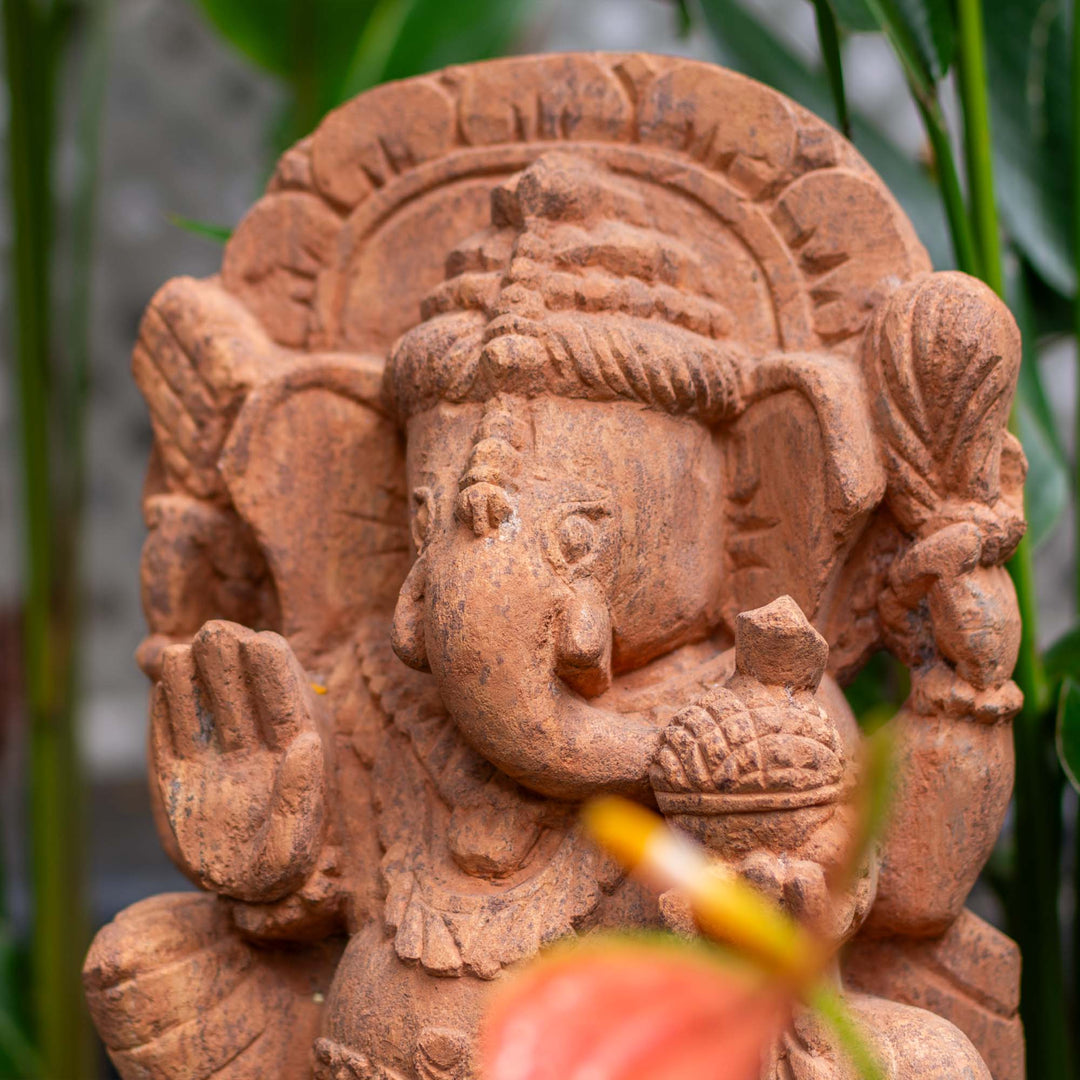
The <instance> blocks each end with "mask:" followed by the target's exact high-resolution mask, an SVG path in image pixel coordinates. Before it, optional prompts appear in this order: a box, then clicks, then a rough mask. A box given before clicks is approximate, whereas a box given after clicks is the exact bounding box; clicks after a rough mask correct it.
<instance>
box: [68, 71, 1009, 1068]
mask: <svg viewBox="0 0 1080 1080" xmlns="http://www.w3.org/2000/svg"><path fill="white" fill-rule="evenodd" d="M1019 357H1020V343H1019V338H1018V335H1017V331H1016V326H1015V324H1014V323H1013V320H1012V319H1011V317H1010V316H1009V313H1008V312H1007V310H1006V309H1005V308H1004V306H1003V305H1002V304H1001V303H1000V302H999V301H998V300H997V298H996V297H995V296H994V295H993V294H992V293H991V292H990V291H989V290H988V289H986V288H985V287H984V286H983V285H981V284H979V283H978V282H976V281H974V280H972V279H971V278H968V277H965V276H964V275H962V274H956V273H945V274H934V273H931V272H930V266H929V263H928V260H927V256H926V254H925V252H924V250H923V249H922V247H921V246H920V245H919V243H918V241H917V239H916V237H915V234H914V232H913V230H912V228H911V225H910V224H909V222H908V221H907V220H906V218H905V217H904V215H903V213H902V212H901V211H900V209H899V207H898V206H897V204H896V202H895V200H894V199H893V198H892V196H891V195H890V193H889V192H888V190H887V189H886V188H885V186H884V185H883V184H882V182H881V180H880V179H879V178H878V177H877V176H876V175H875V174H874V173H873V172H872V171H871V170H870V169H869V168H868V167H867V165H866V164H865V162H864V161H863V160H862V159H861V158H860V157H859V155H858V154H857V153H856V152H855V150H854V149H853V148H852V147H851V146H850V145H849V144H848V143H847V142H845V140H844V139H842V138H841V137H840V136H839V135H838V134H837V133H836V132H834V131H833V130H832V129H830V128H829V127H828V126H827V125H825V124H824V123H822V122H821V121H820V120H818V119H817V118H816V117H814V116H812V115H811V114H809V113H808V112H806V111H805V110H803V109H802V108H800V107H799V106H797V105H795V104H793V103H792V102H790V101H788V100H787V99H786V98H784V97H783V96H781V95H780V94H777V93H776V92H774V91H772V90H770V89H768V88H766V87H764V86H761V85H759V84H757V83H755V82H752V81H750V80H748V79H745V78H742V77H740V76H738V75H735V74H732V73H731V72H728V71H724V70H722V69H720V68H717V67H713V66H710V65H707V64H701V63H694V62H689V61H684V60H678V59H674V58H665V57H653V56H641V55H635V56H630V55H591V54H581V55H567V56H543V57H520V58H514V59H509V60H501V61H496V62H493V63H487V64H479V65H474V66H468V67H459V68H451V69H447V70H445V71H442V72H439V73H437V74H434V75H428V76H424V77H422V78H417V79H412V80H408V81H405V82H399V83H393V84H389V85H386V86H381V87H379V88H377V89H375V90H372V91H370V92H368V93H366V94H364V95H362V96H361V97H359V98H357V99H356V100H355V101H353V102H350V103H349V104H347V105H345V106H343V107H342V108H340V109H338V110H337V111H336V112H334V113H332V114H331V115H330V116H329V117H328V118H327V119H326V120H325V121H324V122H323V124H322V125H321V126H320V127H319V129H318V130H317V131H316V132H315V133H314V134H313V135H311V136H310V137H309V138H307V139H305V140H303V141H302V142H301V143H299V144H297V146H295V147H294V148H293V149H292V150H290V151H289V152H288V153H286V154H285V156H284V157H283V158H282V160H281V162H280V164H279V166H278V169H277V172H276V173H275V175H274V178H273V179H272V181H271V183H270V186H269V190H268V192H267V194H266V195H265V196H264V197H263V198H262V199H261V200H260V201H259V202H258V203H257V204H256V205H255V206H254V208H253V209H252V210H251V212H250V213H249V214H248V216H247V217H246V218H245V219H244V221H243V222H242V223H241V225H240V226H239V228H238V229H237V231H236V233H235V235H234V236H233V238H232V240H231V241H230V242H229V244H228V246H227V248H226V251H225V257H224V260H223V264H222V269H221V273H220V275H219V276H217V277H214V278H212V279H209V280H206V281H194V280H191V279H185V278H179V279H176V280H174V281H171V282H169V283H168V284H167V285H165V286H164V287H163V288H162V289H161V291H160V292H159V293H158V294H157V295H156V296H155V297H154V299H153V300H152V302H151V304H150V307H149V309H148V311H147V313H146V316H145V319H144V321H143V324H142V328H141V330H140V334H139V340H138V344H137V345H136V348H135V356H134V368H135V377H136V379H137V381H138V383H139V385H140V387H141V388H142V390H143V392H144V394H145V396H146V399H147V403H148V405H149V408H150V413H151V416H152V419H153V425H154V434H155V449H154V453H153V458H152V460H151V463H150V472H149V477H148V480H147V486H146V493H145V511H146V520H147V525H148V528H149V530H150V532H149V537H148V539H147V541H146V547H145V552H144V559H143V567H142V582H143V595H144V604H145V609H146V615H147V620H148V622H149V626H150V634H149V636H148V638H147V639H146V641H145V642H144V643H143V645H142V646H141V647H140V650H139V654H138V659H139V662H140V664H141V665H142V667H143V669H144V670H145V671H146V673H147V674H148V675H149V677H150V678H151V679H152V681H153V683H154V690H153V698H152V707H151V723H150V781H151V788H152V791H153V795H154V802H155V813H156V816H157V823H158V827H159V830H160V833H161V837H162V842H163V843H164V845H165V847H166V848H167V850H168V851H169V853H170V855H171V856H172V857H173V859H174V860H175V861H176V862H177V864H178V865H179V866H180V867H181V868H182V869H183V870H184V871H185V873H187V875H188V876H189V877H190V878H191V879H192V880H193V881H194V882H196V883H197V884H198V885H199V886H200V887H201V888H202V889H203V890H204V892H202V893H199V894H183V895H174V896H161V897H156V898H154V899H152V900H147V901H143V902H142V903H140V904H137V905H135V906H134V907H133V908H131V909H129V910H128V911H126V912H124V913H123V914H121V915H120V916H119V917H118V918H117V919H116V921H115V922H113V923H111V924H110V925H109V926H107V927H105V929H103V930H102V931H101V933H100V934H99V935H98V938H97V939H96V941H95V943H94V945H93V948H92V950H91V952H90V956H89V957H88V959H87V964H86V985H87V993H88V998H89V1002H90V1006H91V1009H92V1011H93V1014H94V1017H95V1020H96V1022H97V1024H98V1028H99V1030H100V1032H101V1035H102V1037H103V1039H104V1040H105V1043H106V1045H107V1047H108V1049H109V1053H110V1055H111V1057H112V1059H113V1061H114V1062H115V1064H116V1066H117V1068H118V1069H119V1071H120V1073H121V1075H122V1076H124V1077H125V1078H127V1080H134V1078H140V1080H148V1078H154V1080H172V1078H176V1080H180V1078H185V1080H187V1078H205V1077H218V1078H222V1080H225V1078H228V1080H242V1078H245V1080H246V1078H256V1077H260V1078H261V1077H270V1076H274V1077H278V1076H280V1077H287V1078H293V1077H295V1078H304V1077H308V1078H318V1080H391V1078H417V1077H418V1078H422V1080H466V1078H470V1077H474V1076H475V1075H476V1074H475V1068H476V1065H475V1057H474V1054H473V1044H474V1037H475V1033H476V1029H477V1025H478V1022H479V1018H480V1016H481V1013H482V1011H483V1009H484V1008H485V1003H486V1001H487V999H488V996H489V993H490V990H491V988H492V986H493V985H494V984H495V983H497V981H498V980H499V979H500V978H502V977H503V976H504V973H506V972H507V971H509V970H513V969H514V968H515V967H517V966H520V965H521V964H523V963H525V962H527V961H528V960H529V959H530V958H531V957H533V956H534V955H535V954H536V953H537V951H538V950H539V949H540V948H541V947H542V946H544V945H545V944H546V943H548V942H551V941H553V940H555V939H557V938H561V937H564V936H566V935H569V934H574V933H577V934H586V933H588V932H589V931H591V930H594V929H597V928H603V927H627V926H630V927H644V926H653V925H661V924H663V923H664V922H667V923H668V924H669V925H671V926H672V927H674V928H676V929H685V925H684V924H685V917H684V915H680V911H684V908H681V907H680V905H679V903H678V898H673V897H665V902H664V903H662V904H659V905H658V904H657V901H656V900H655V898H653V897H651V896H650V895H648V894H647V893H646V892H645V891H644V890H642V889H640V888H639V887H638V886H637V885H635V884H634V883H632V882H630V881H627V880H626V879H625V878H623V877H622V876H621V874H620V873H619V872H618V871H617V869H616V868H615V867H614V866H613V865H612V864H610V863H609V862H608V861H607V860H606V859H604V858H603V857H602V856H601V855H599V854H598V852H597V851H596V850H595V849H594V848H592V847H591V846H590V844H589V843H588V842H587V841H586V840H585V839H584V837H583V836H582V835H581V832H580V829H579V826H578V823H577V807H578V805H579V803H580V800H581V799H583V798H585V797H587V796H589V795H591V794H594V793H598V792H611V791H615V792H622V793H624V794H627V795H630V796H631V797H635V798H638V799H641V800H643V801H645V802H648V803H650V804H655V805H658V806H659V807H660V809H661V810H662V811H663V812H664V813H665V814H667V815H669V816H670V817H671V818H672V819H673V820H674V821H676V822H677V823H678V824H679V825H680V826H681V827H683V828H685V829H687V830H688V831H690V832H691V833H693V834H694V835H696V836H698V837H699V838H700V839H701V840H702V841H703V842H704V843H705V844H707V846H708V847H709V850H710V851H711V852H712V854H713V857H714V858H716V859H717V860H723V861H726V862H728V863H729V864H730V865H732V866H734V867H736V868H738V869H739V870H740V872H742V873H744V874H745V875H746V876H747V877H748V878H750V880H752V881H754V882H755V883H756V884H757V885H759V886H760V887H761V888H762V889H764V890H765V891H766V892H768V893H769V894H770V895H773V896H775V898H776V899H777V900H778V901H779V902H780V903H782V904H783V905H785V906H786V907H787V908H788V909H789V910H791V911H792V912H794V913H797V914H799V915H800V916H802V917H805V918H808V919H813V920H815V923H816V925H818V926H819V927H826V928H827V929H828V932H829V933H830V934H831V935H832V936H833V938H834V940H835V941H836V942H837V944H838V945H840V944H842V943H847V950H846V953H845V957H846V959H845V963H844V966H843V972H842V974H841V975H838V976H837V977H838V978H841V979H842V981H843V984H844V986H845V988H846V990H847V992H848V993H849V995H850V998H851V1001H852V1003H853V1005H854V1007H855V1009H856V1011H857V1013H858V1014H859V1016H860V1017H862V1019H863V1021H864V1023H865V1026H866V1029H867V1031H868V1033H869V1036H870V1038H871V1039H872V1041H873V1043H874V1045H875V1046H876V1047H877V1048H878V1050H879V1052H880V1055H881V1057H882V1060H883V1062H884V1063H885V1066H886V1070H887V1072H888V1073H889V1075H890V1077H895V1078H909V1077H910V1078H911V1080H916V1078H919V1080H922V1078H930V1077H934V1078H937V1077H942V1078H944V1077H952V1076H965V1077H986V1076H988V1075H992V1076H993V1077H994V1080H1020V1077H1021V1075H1022V1059H1023V1046H1022V1035H1021V1031H1020V1026H1019V1021H1018V1019H1017V1016H1016V1006H1017V1001H1016V993H1017V973H1018V958H1017V955H1016V949H1015V946H1014V945H1013V944H1012V943H1011V942H1010V941H1008V940H1007V939H1006V938H1004V937H1003V936H1002V935H1001V934H999V933H998V932H997V931H995V930H993V929H992V928H990V927H988V926H986V925H985V924H983V923H982V922H980V921H979V920H978V919H977V918H975V916H973V915H971V914H970V913H968V912H967V911H965V909H964V901H965V898H966V896H967V894H968V891H969V890H970V888H971V885H972V883H973V882H974V880H975V878H976V876H977V874H978V872H979V869H980V868H981V866H982V865H983V863H984V862H985V860H986V858H987V856H988V855H989V852H990V849H991V846H992V845H993V842H994V838H995V836H996V835H997V832H998V829H999V827H1000V825H1001V821H1002V817H1003V815H1004V812H1005V807H1006V804H1007V802H1008V799H1009V793H1010V789H1011V784H1012V768H1013V764H1012V743H1011V738H1010V730H1009V722H1010V720H1011V718H1012V716H1013V715H1014V713H1015V712H1016V710H1017V708H1018V706H1019V693H1018V691H1017V689H1016V687H1015V686H1014V684H1013V683H1012V682H1010V681H1009V676H1010V673H1011V671H1012V667H1013V664H1014V661H1015V659H1016V651H1017V642H1018V636H1019V617H1018V614H1017V609H1016V600H1015V596H1014V594H1013V591H1012V587H1011V585H1010V583H1009V579H1008V577H1007V576H1006V574H1005V571H1004V570H1003V569H1002V564H1003V563H1004V562H1005V560H1006V559H1007V558H1008V556H1009V554H1010V553H1011V551H1012V550H1013V548H1014V547H1015V545H1016V543H1017V542H1018V540H1019V538H1020V536H1021V535H1022V533H1023V529H1024V523H1023V517H1022V511H1021V487H1022V483H1023V474H1024V460H1023V456H1022V453H1021V451H1020V448H1019V445H1018V444H1017V442H1016V441H1015V439H1013V438H1012V437H1011V436H1010V435H1009V434H1008V433H1007V432H1006V428H1005V421H1006V416H1007V414H1008V410H1009V404H1010V401H1011V398H1012V394H1013V389H1014V384H1015V381H1016V376H1017V368H1018V365H1019ZM882 649H886V650H888V651H890V652H891V653H892V654H893V655H895V656H897V657H898V658H900V659H901V660H902V661H903V662H904V663H905V664H906V665H907V666H908V667H909V668H910V670H911V685H912V690H911V696H910V698H909V700H908V702H907V703H906V704H905V706H904V707H903V708H902V709H901V710H900V712H899V714H898V715H897V716H896V718H895V719H894V720H893V721H892V723H893V725H894V727H895V728H896V733H897V739H898V745H899V748H900V749H899V754H898V758H899V760H898V762H897V771H898V794H897V797H896V811H895V814H894V816H893V818H892V822H891V825H890V828H889V831H888V833H887V835H886V836H885V837H884V838H883V840H882V843H881V845H880V850H879V851H878V852H877V853H876V854H875V855H874V856H873V857H871V858H869V859H868V860H867V862H866V864H865V866H864V867H863V868H862V872H861V873H860V874H859V875H857V877H856V880H855V882H854V883H853V884H852V885H851V887H850V889H849V890H848V891H847V893H846V894H845V895H844V896H843V897H841V898H839V900H837V899H836V898H835V897H834V896H833V895H832V894H831V892H830V889H829V888H828V886H827V883H828V881H829V879H830V874H831V872H832V870H833V869H835V866H836V863H837V860H838V858H839V857H840V855H841V853H842V852H843V851H844V848H845V842H846V839H847V837H848V835H849V833H850V825H851V820H852V813H853V811H852V800H851V798H850V794H851V791H852V788H853V785H854V784H855V783H856V781H857V772H858V762H859V755H858V745H859V740H860V735H859V733H858V730H857V727H856V725H855V723H854V719H853V717H852V714H851V711H850V709H849V708H848V706H847V704H846V702H845V700H844V697H843V694H842V692H841V690H840V687H841V686H842V685H844V683H845V682H846V681H848V680H849V679H851V678H852V677H853V676H854V675H855V674H856V673H857V671H858V670H859V668H860V667H861V665H862V664H864V663H865V662H866V660H867V659H868V658H869V657H870V656H871V655H872V654H873V653H875V652H876V651H879V650H882ZM552 1037H553V1038H555V1037H557V1033H553V1036H552ZM846 1068H847V1067H846V1066H845V1064H844V1063H843V1060H842V1057H841V1055H840V1054H839V1052H838V1051H837V1049H836V1048H835V1047H834V1046H833V1045H832V1043H831V1041H830V1039H829V1038H828V1036H827V1033H825V1032H824V1031H823V1030H822V1029H821V1027H820V1025H818V1024H816V1022H815V1021H814V1019H813V1017H812V1016H810V1015H806V1016H801V1017H798V1018H797V1019H796V1021H795V1023H794V1025H793V1026H792V1027H791V1029H790V1030H789V1031H788V1032H787V1034H786V1035H784V1036H783V1038H782V1039H781V1040H780V1042H779V1043H778V1044H777V1046H776V1047H775V1051H774V1053H773V1054H772V1056H771V1058H770V1061H769V1062H768V1063H767V1065H766V1067H765V1075H766V1076H769V1077H774V1076H775V1077H788V1076H791V1077H798V1078H804V1077H806V1078H810V1077H812V1078H814V1080H826V1078H829V1077H833V1076H837V1077H839V1076H843V1075H845V1070H846Z"/></svg>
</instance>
